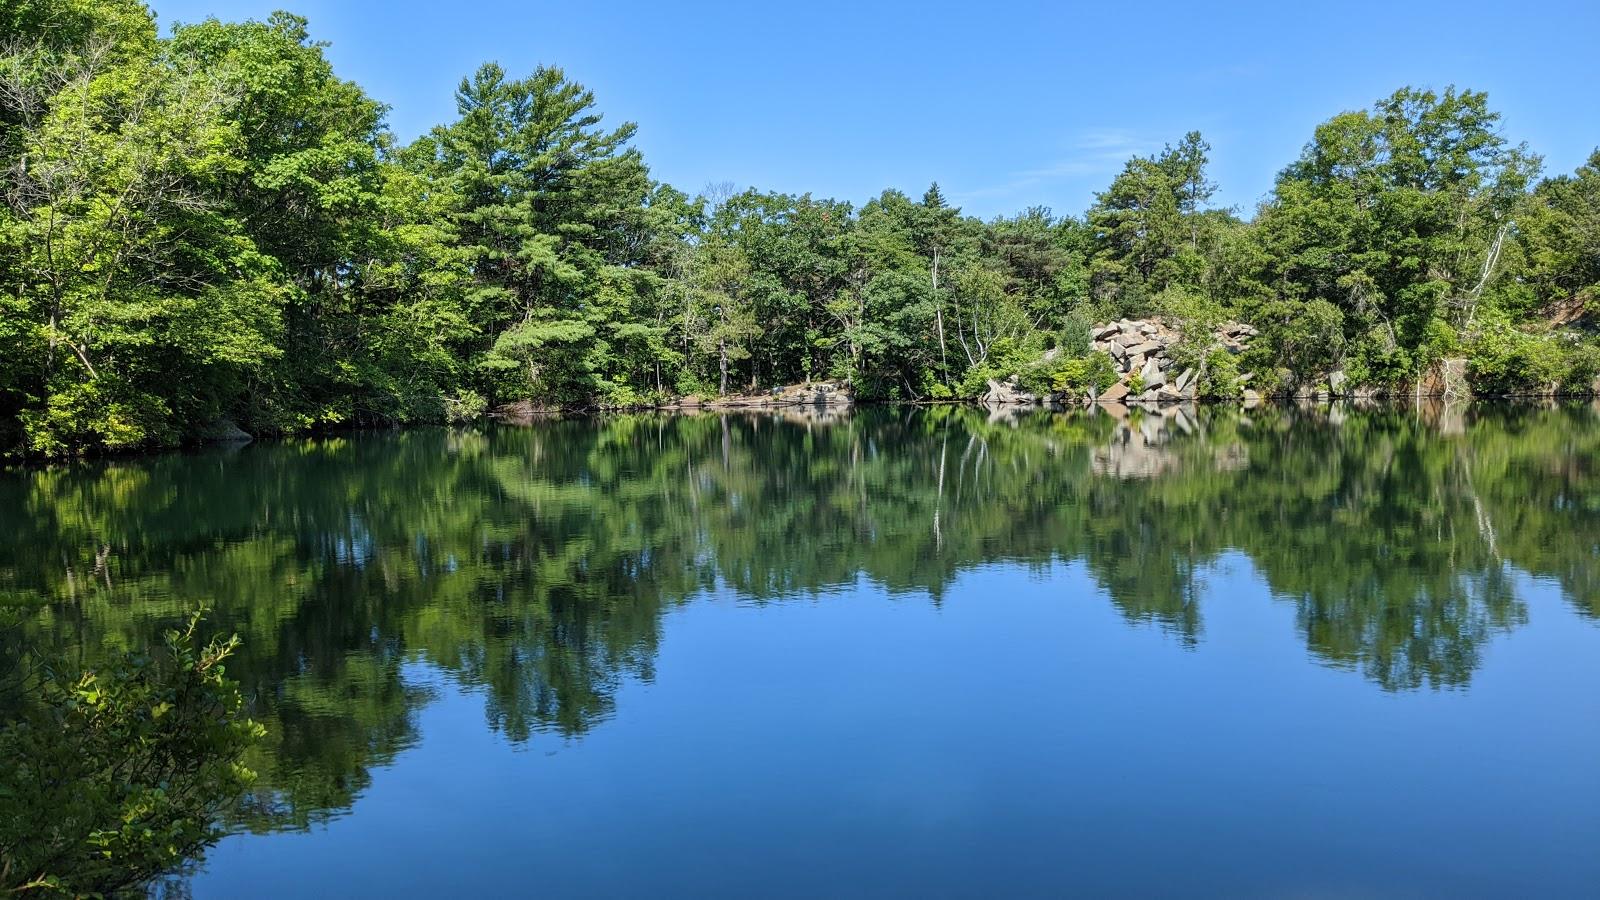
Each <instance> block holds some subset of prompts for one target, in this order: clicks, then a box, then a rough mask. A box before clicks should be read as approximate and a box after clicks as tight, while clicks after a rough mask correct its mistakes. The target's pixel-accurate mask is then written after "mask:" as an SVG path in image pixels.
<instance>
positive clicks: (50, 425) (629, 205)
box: [0, 0, 1600, 458]
mask: <svg viewBox="0 0 1600 900" xmlns="http://www.w3.org/2000/svg"><path fill="white" fill-rule="evenodd" d="M0 34H3V35H5V38H4V40H3V42H0V171H3V172H4V176H3V178H4V182H3V188H4V191H3V202H0V453H4V454H6V455H9V456H13V457H40V458H47V457H60V456H69V455H75V454H82V453H92V452H105V451H120V450H132V449H144V448H156V447H167V446H176V445H179V444H182V443H185V442H189V441H194V440H198V439H203V438H205V437H207V436H208V435H210V434H212V433H214V432H216V431H217V430H218V429H219V428H224V427H226V428H228V429H230V430H231V429H232V428H234V427H238V428H242V429H243V430H244V431H246V432H248V433H250V434H255V435H278V434H290V433H299V432H308V431H319V430H327V429H333V428H338V427H345V426H369V425H402V424H410V423H426V422H464V421H470V420H472V419H475V418H478V417H481V416H483V415H485V414H486V413H488V412H490V411H492V410H494V409H495V408H497V407H499V406H500V405H502V404H505V403H509V402H516V401H528V402H531V403H533V404H534V405H536V406H538V407H544V408H569V409H592V408H600V407H611V408H620V407H643V406H651V405H656V404H659V403H662V402H665V401H668V400H670V399H672V398H677V397H682V396H687V395H699V396H710V395H718V394H726V393H730V392H744V391H763V390H768V389H770V388H771V387H773V386H778V385H785V384H792V383H797V382H804V381H809V380H812V379H827V380H832V381H835V382H838V383H841V384H847V385H849V387H850V389H851V390H852V391H853V392H854V394H855V396H856V397H858V398H860V399H862V400H891V401H892V400H899V401H927V400H948V399H960V398H968V397H973V396H975V395H976V394H978V393H979V392H981V390H982V386H983V385H984V383H985V380H986V379H989V378H996V377H1003V376H1006V375H1009V374H1018V373H1021V372H1023V371H1024V370H1027V371H1030V372H1033V373H1034V374H1036V375H1037V374H1038V373H1037V369H1038V365H1039V360H1040V359H1041V358H1043V357H1044V356H1045V352H1046V351H1047V350H1052V349H1055V350H1058V352H1057V353H1055V354H1051V357H1050V358H1052V359H1053V360H1055V362H1054V363H1052V365H1054V366H1056V367H1059V368H1060V369H1061V370H1062V371H1061V372H1046V373H1044V374H1045V375H1046V376H1048V377H1056V378H1058V380H1059V378H1062V377H1066V375H1067V374H1070V371H1073V369H1072V367H1074V366H1077V367H1078V370H1081V369H1083V368H1086V367H1085V366H1084V365H1083V362H1084V361H1085V360H1087V359H1088V358H1089V357H1090V338H1089V328H1090V325H1091V324H1092V323H1095V322H1100V321H1105V320H1107V319H1110V318H1115V317H1119V316H1161V317H1163V318H1165V319H1167V320H1169V321H1171V322H1176V323H1180V325H1181V326H1182V327H1184V328H1185V329H1193V328H1200V329H1205V328H1208V327H1210V326H1211V325H1213V324H1214V323H1217V322H1221V321H1225V320H1236V321H1243V322H1248V323H1250V324H1251V325H1253V326H1255V327H1256V328H1257V329H1259V332H1260V339H1258V340H1256V341H1255V342H1254V343H1253V344H1252V346H1251V348H1250V349H1249V351H1248V354H1247V355H1248V358H1247V359H1244V360H1241V361H1240V363H1239V370H1240V371H1243V370H1244V369H1245V368H1248V369H1249V370H1250V371H1251V372H1253V373H1254V374H1255V377H1256V380H1255V381H1254V382H1253V384H1252V387H1254V388H1255V389H1256V390H1258V391H1261V392H1262V393H1267V394H1271V393H1280V392H1285V391H1289V390H1292V389H1294V388H1295V387H1296V386H1297V385H1300V384H1304V383H1308V382H1313V381H1316V380H1318V379H1323V378H1325V377H1326V375H1327V373H1329V372H1331V371H1333V370H1335V369H1337V370H1339V371H1341V372H1343V373H1345V375H1346V377H1347V378H1348V380H1349V383H1351V384H1358V385H1366V386H1370V387H1372V388H1374V389H1376V390H1378V391H1380V392H1399V391H1402V390H1405V389H1407V388H1409V387H1411V386H1414V385H1416V384H1418V383H1419V381H1421V380H1423V379H1425V378H1426V376H1427V374H1428V373H1429V372H1430V370H1431V369H1433V367H1435V366H1436V365H1437V364H1438V363H1439V361H1440V360H1443V359H1446V358H1464V359H1466V360H1467V375H1468V378H1469V380H1470V383H1471V385H1472V387H1473V389H1474V390H1475V391H1477V392H1480V393H1485V394H1517V393H1545V394H1549V393H1556V392H1572V393H1587V392H1589V391H1590V389H1591V385H1592V384H1593V381H1594V378H1595V375H1596V373H1597V371H1600V344H1597V342H1596V339H1595V336H1594V333H1593V329H1592V318H1593V317H1592V314H1591V310H1592V308H1593V307H1594V305H1595V304H1596V302H1597V300H1596V298H1597V296H1600V151H1597V153H1596V154H1595V155H1593V156H1591V157H1590V159H1589V161H1588V162H1587V163H1586V164H1585V165H1583V166H1582V167H1580V168H1579V169H1578V170H1577V171H1575V172H1572V173H1558V174H1551V175H1548V176H1547V175H1546V174H1545V173H1544V172H1543V166H1542V162H1541V160H1540V158H1539V157H1538V156H1537V155H1536V154H1535V153H1533V152H1532V151H1531V150H1530V149H1529V148H1528V147H1526V146H1525V145H1523V144H1518V143H1512V142H1511V141H1510V140H1509V139H1508V138H1507V137H1505V136H1504V135H1503V134H1502V133H1501V130H1500V119H1499V114H1498V113H1497V112H1496V111H1494V110H1493V109H1492V108H1491V106H1490V105H1489V100H1488V98H1487V96H1486V95H1485V94H1483V93H1480V92H1476V91H1472V90H1468V89H1464V88H1463V89H1457V88H1455V87H1450V88H1446V89H1443V90H1442V91H1440V90H1433V89H1423V88H1414V87H1404V88H1401V89H1399V90H1397V91H1396V92H1395V93H1394V94H1392V95H1391V96H1388V97H1385V98H1382V99H1380V100H1378V101H1377V102H1376V103H1374V104H1373V105H1372V107H1371V108H1369V109H1366V110H1355V111H1347V112H1342V113H1339V114H1338V115H1335V116H1333V117H1332V118H1330V119H1328V120H1327V121H1325V122H1324V123H1323V124H1321V125H1320V126H1318V127H1317V128H1316V130H1315V132H1314V133H1313V134H1311V135H1309V136H1308V140H1307V143H1306V144H1305V147H1304V150H1303V151H1302V153H1301V154H1300V156H1299V158H1297V159H1293V160H1288V161H1287V164H1286V165H1285V167H1284V168H1283V169H1282V171H1281V172H1280V173H1279V174H1278V176H1277V179H1276V182H1275V186H1274V188H1273V190H1272V191H1271V193H1270V194H1269V195H1268V196H1267V197H1266V199H1265V200H1264V201H1263V202H1262V203H1261V204H1260V206H1259V207H1258V208H1257V209H1255V210H1252V211H1247V212H1242V211H1240V210H1236V209H1223V208H1217V207H1216V206H1214V205H1212V203H1211V198H1212V197H1213V194H1214V189H1215V186H1214V184H1213V182H1212V181H1211V180H1210V179H1209V177H1208V175H1207V163H1208V153H1209V151H1210V148H1209V146H1208V144H1207V143H1206V141H1205V139H1204V138H1203V137H1202V136H1201V135H1200V134H1199V133H1195V132H1191V133H1189V134H1186V135H1182V136H1176V140H1175V141H1174V142H1173V143H1171V144H1169V145H1168V146H1167V147H1166V148H1165V149H1164V150H1162V151H1161V152H1158V153H1155V154H1152V155H1150V156H1136V157H1134V158H1132V159H1129V160H1128V161H1127V162H1126V164H1125V166H1124V167H1123V168H1122V170H1121V172H1120V173H1119V174H1117V175H1116V177H1115V178H1114V179H1113V180H1112V182H1111V183H1110V184H1109V185H1107V186H1106V188H1105V190H1104V191H1102V192H1101V193H1099V194H1098V195H1097V197H1096V199H1095V201H1094V203H1093V205H1092V206H1090V208H1089V209H1087V210H1086V211H1084V212H1083V213H1081V214H1077V215H1059V214H1057V213H1055V212H1053V211H1052V210H1049V209H1046V208H1043V207H1034V208H1030V209H1027V210H1023V211H1021V212H1019V213H1017V214H1016V215H1014V216H1010V217H1003V218H997V219H994V220H992V221H982V220H980V219H978V218H974V217H972V216H968V215H963V214H962V212H961V211H960V210H959V209H957V208H955V207H953V206H952V205H951V204H950V203H948V202H947V201H946V199H945V197H944V195H943V193H942V192H941V191H940V189H939V187H938V186H937V185H933V186H930V187H928V188H927V189H926V191H924V192H922V193H921V194H920V195H910V194H906V193H903V192H901V191H899V190H894V189H890V190H885V191H884V192H883V193H882V194H880V195H879V196H877V197H874V198H871V199H868V200H867V201H866V202H865V203H862V204H861V205H859V206H857V205H855V204H853V203H851V202H848V201H843V200H836V199H822V198H817V197H813V196H811V195H809V194H805V195H799V196H795V195H789V194H781V193H772V192H764V191H762V190H759V189H757V188H749V189H744V190H740V189H737V188H734V187H708V188H705V189H703V190H700V191H699V193H697V194H695V195H690V194H689V193H687V192H686V191H685V190H682V189H680V188H678V187H674V186H671V185H668V184H664V183H661V182H659V181H656V180H654V179H653V178H652V177H651V175H650V170H649V168H648V167H647V166H646V163H645V160H644V159H643V158H642V156H641V154H640V153H639V151H638V150H637V148H635V147H633V146H631V144H630V142H631V140H632V138H633V136H634V134H635V126H634V124H632V123H613V122H610V121H608V120H605V119H604V118H603V117H602V115H601V113H600V112H599V109H600V106H599V103H598V100H597V98H596V97H595V96H594V95H593V94H592V93H591V92H590V91H588V90H587V89H585V88H584V87H583V86H582V85H581V84H580V83H578V82H577V81H575V80H573V79H572V78H570V77H569V76H568V75H567V74H566V73H565V72H563V71H562V70H561V69H559V68H555V67H548V66H541V67H539V68H536V69H535V70H534V71H532V72H529V73H510V72H506V71H504V70H503V69H502V68H501V67H500V66H498V65H496V64H494V63H486V64H484V65H483V66H481V67H480V68H479V69H478V70H477V71H476V72H472V73H470V74H468V75H467V76H466V77H464V78H463V79H462V81H461V82H460V85H459V87H458V88H457V91H456V101H457V115H456V118H455V119H454V121H451V122H447V123H444V124H440V125H438V126H437V127H435V128H433V129H432V130H431V131H430V132H429V133H427V134H425V135H423V136H421V137H419V138H418V139H417V140H415V141H413V142H411V143H409V144H402V143H401V142H399V141H398V140H397V139H396V138H395V136H394V135H393V134H392V133H391V132H390V131H389V130H388V128H387V126H386V123H385V107H384V105H383V103H382V102H381V101H380V100H379V99H376V98H373V97H369V96H368V95H367V94H366V93H365V92H364V91H363V90H362V88H361V87H360V86H358V85H356V84H354V83H352V82H350V81H346V80H343V79H341V78H340V77H338V75H337V74H336V73H335V72H334V70H333V68H332V66H331V65H330V64H329V62H328V60H327V59H326V57H325V56H324V53H323V49H324V47H323V45H321V44H319V43H318V42H317V41H316V40H315V39H314V36H313V35H312V33H311V31H310V30H309V25H308V23H307V21H306V20H305V19H304V18H302V17H299V16H296V15H292V14H290V13H284V12H280V13H275V14H273V15H272V16H270V17H268V18H267V19H266V20H265V21H247V22H242V23H229V22H222V21H218V20H215V19H212V20H207V21H204V22H200V23H196V24H189V25H181V26H178V27H176V28H174V29H173V30H172V32H171V33H170V35H167V36H162V35H161V34H160V33H159V31H158V29H157V27H156V25H155V21H154V18H153V16H152V14H151V12H150V11H149V10H148V9H147V8H146V7H145V6H144V5H143V4H142V3H140V2H137V0H22V2H13V3H6V4H4V5H3V6H0ZM1213 387H1214V389H1215V391H1216V392H1219V393H1222V394H1224V395H1225V394H1226V393H1227V392H1228V391H1229V390H1231V389H1233V388H1234V387H1235V386H1233V385H1230V384H1226V383H1224V384H1219V385H1214V386H1213Z"/></svg>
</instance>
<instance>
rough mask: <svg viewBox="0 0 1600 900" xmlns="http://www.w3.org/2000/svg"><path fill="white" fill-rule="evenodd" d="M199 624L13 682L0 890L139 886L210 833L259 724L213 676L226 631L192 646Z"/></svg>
mask: <svg viewBox="0 0 1600 900" xmlns="http://www.w3.org/2000/svg"><path fill="white" fill-rule="evenodd" d="M198 623H199V617H198V616H196V617H194V618H191V619H190V621H189V623H188V625H187V626H186V627H185V628H184V629H182V630H181V631H172V632H168V633H167V639H166V646H165V648H163V651H162V652H160V653H159V654H157V655H156V656H154V657H150V656H143V655H128V656H125V657H123V658H122V659H120V660H118V661H116V662H115V663H113V664H112V665H110V666H108V667H107V668H105V669H103V670H100V671H86V672H82V673H77V672H72V673H68V672H65V671H62V669H61V668H60V667H59V666H58V665H57V664H56V663H55V662H51V663H48V664H43V665H40V666H39V667H38V668H37V670H36V672H35V673H34V674H32V675H30V676H28V677H26V678H25V679H24V680H25V683H24V684H21V685H19V686H16V687H19V688H20V689H21V693H22V695H23V696H22V697H21V698H16V699H15V702H14V704H13V705H15V706H16V707H18V709H17V710H16V711H15V712H13V713H12V714H11V716H10V718H9V720H8V721H7V722H6V724H5V725H4V726H3V727H0V889H8V890H11V891H15V892H20V893H29V894H47V895H49V894H63V895H76V896H81V895H85V894H101V895H117V894H137V893H138V892H140V891H141V890H142V888H143V886H144V885H145V884H147V883H148V882H149V881H150V880H152V879H154V878H156V877H158V876H160V875H162V874H164V873H167V872H170V871H172V870H174V869H177V868H179V867H181V866H182V865H184V864H185V863H186V862H188V861H190V860H192V859H193V858H195V857H196V856H198V854H199V853H200V852H201V851H203V850H204V849H205V848H206V847H207V846H210V845H211V844H212V843H214V842H215V841H216V840H217V839H218V838H219V837H220V836H221V831H220V829H219V828H218V825H217V821H218V817H219V815H220V814H221V813H222V812H223V811H224V810H225V809H226V808H227V807H228V805H229V804H231V803H234V802H236V801H237V800H238V798H239V797H240V796H241V794H242V793H243V792H244V790H245V789H246V788H247V787H248V786H249V785H250V783H251V782H252V781H253V780H254V778H255V775H254V773H252V772H251V771H250V770H249V769H247V768H245V767H244V766H243V765H241V764H240V762H239V760H240V758H241V754H242V753H243V752H244V751H245V749H246V748H247V747H248V746H249V745H250V744H251V743H253V742H254V741H255V740H257V739H258V738H259V737H260V736H261V735H262V734H263V729H262V727H261V726H260V725H257V724H256V723H255V722H253V721H251V720H250V719H248V718H246V717H245V716H243V715H242V709H243V698H241V696H240V695H239V691H238V689H237V687H236V686H235V685H234V683H233V682H231V681H229V680H227V678H226V677H224V672H223V662H224V660H226V659H227V658H228V656H229V655H230V654H231V653H232V652H233V651H234V649H235V648H237V646H238V643H239V641H238V638H237V637H234V638H230V639H228V640H226V641H220V640H219V641H212V642H211V643H209V644H207V645H205V646H204V647H200V648H196V646H195V628H196V626H197V625H198ZM12 699H13V698H8V700H12Z"/></svg>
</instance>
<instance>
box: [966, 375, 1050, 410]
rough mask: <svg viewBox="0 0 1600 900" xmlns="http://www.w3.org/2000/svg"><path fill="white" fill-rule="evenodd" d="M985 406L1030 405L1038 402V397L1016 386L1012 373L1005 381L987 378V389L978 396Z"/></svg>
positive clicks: (1015, 377)
mask: <svg viewBox="0 0 1600 900" xmlns="http://www.w3.org/2000/svg"><path fill="white" fill-rule="evenodd" d="M978 400H979V402H981V403H983V404H984V405H986V406H1012V405H1021V406H1032V405H1033V404H1035V403H1038V402H1039V398H1038V397H1035V396H1034V395H1033V394H1030V393H1028V392H1027V391H1025V390H1023V389H1022V388H1020V387H1018V386H1017V376H1015V375H1013V376H1011V377H1010V378H1007V379H1006V380H1005V381H996V380H994V379H993V378H991V379H989V389H988V390H987V391H984V392H983V396H982V397H979V398H978Z"/></svg>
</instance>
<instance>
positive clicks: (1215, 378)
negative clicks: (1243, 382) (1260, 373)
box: [1199, 347, 1239, 399]
mask: <svg viewBox="0 0 1600 900" xmlns="http://www.w3.org/2000/svg"><path fill="white" fill-rule="evenodd" d="M1199 392H1200V394H1201V395H1202V396H1205V397H1221V398H1224V399H1232V398H1234V397H1237V396H1239V362H1238V360H1236V359H1234V357H1233V354H1232V353H1229V352H1228V351H1227V350H1226V349H1223V348H1220V347H1219V348H1217V349H1216V350H1213V351H1211V352H1210V353H1208V354H1206V360H1205V365H1204V367H1203V368H1202V369H1201V375H1200V391H1199Z"/></svg>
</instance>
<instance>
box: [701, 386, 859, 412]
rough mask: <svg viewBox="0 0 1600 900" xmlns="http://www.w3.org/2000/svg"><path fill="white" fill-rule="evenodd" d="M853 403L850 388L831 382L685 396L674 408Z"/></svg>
mask: <svg viewBox="0 0 1600 900" xmlns="http://www.w3.org/2000/svg"><path fill="white" fill-rule="evenodd" d="M854 402H855V397H854V395H853V394H852V393H851V392H850V387H849V385H844V384H837V383H835V382H832V381H812V382H808V383H804V384H788V385H783V386H781V387H775V388H772V389H771V390H768V391H766V392H765V393H759V394H729V395H728V396H726V397H712V398H709V399H706V400H701V399H700V398H698V397H684V398H683V399H681V400H679V401H678V402H677V403H676V404H674V405H676V406H681V407H695V406H707V407H711V408H714V409H724V408H749V407H758V408H770V407H780V406H784V407H792V406H815V407H848V406H850V405H851V404H852V403H854Z"/></svg>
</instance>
